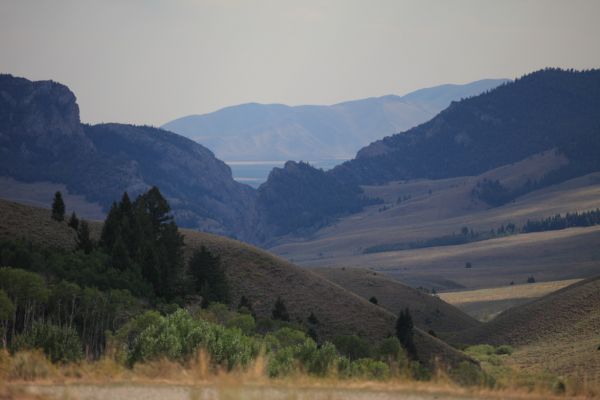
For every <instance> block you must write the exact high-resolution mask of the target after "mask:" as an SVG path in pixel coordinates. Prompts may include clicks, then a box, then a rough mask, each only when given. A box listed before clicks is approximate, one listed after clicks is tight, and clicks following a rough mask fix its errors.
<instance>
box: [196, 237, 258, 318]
mask: <svg viewBox="0 0 600 400" xmlns="http://www.w3.org/2000/svg"><path fill="white" fill-rule="evenodd" d="M188 271H189V274H190V276H191V277H192V280H193V282H194V289H195V291H196V292H197V293H198V294H200V296H202V304H203V306H204V307H207V306H208V305H209V304H210V303H215V302H217V303H224V304H228V303H229V285H228V284H227V277H226V276H225V271H223V268H222V267H221V262H220V259H219V257H218V256H215V255H213V254H211V253H210V252H209V251H208V250H207V249H206V248H205V247H204V246H202V247H201V249H200V250H199V251H196V252H194V254H193V255H192V258H191V259H190V262H189V267H188ZM243 299H246V298H245V297H244V298H243ZM245 303H247V304H241V301H240V306H242V307H247V308H248V310H249V311H250V312H251V311H252V306H251V305H250V304H249V302H248V301H247V299H246V301H245Z"/></svg>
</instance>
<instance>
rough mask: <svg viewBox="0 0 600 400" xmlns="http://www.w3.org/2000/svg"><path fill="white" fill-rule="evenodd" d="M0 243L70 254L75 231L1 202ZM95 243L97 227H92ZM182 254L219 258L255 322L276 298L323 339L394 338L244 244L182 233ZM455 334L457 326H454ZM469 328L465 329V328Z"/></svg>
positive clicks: (431, 341)
mask: <svg viewBox="0 0 600 400" xmlns="http://www.w3.org/2000/svg"><path fill="white" fill-rule="evenodd" d="M0 213H1V214H2V215H3V218H2V219H0V239H15V238H25V239H26V240H30V241H31V242H33V243H35V244H39V245H43V246H54V247H61V248H65V249H72V248H74V246H75V235H74V231H73V230H72V229H71V228H69V227H68V226H67V224H66V223H58V222H56V221H53V220H51V218H50V211H49V210H45V209H39V208H34V207H31V206H26V205H21V204H17V203H13V202H9V201H4V200H0ZM91 228H92V233H93V234H94V235H95V236H96V237H98V236H99V232H100V230H101V223H100V222H93V223H92V224H91ZM182 233H183V234H184V240H185V254H186V256H187V257H189V256H191V254H192V253H193V251H194V250H198V249H200V248H201V247H202V246H205V247H206V248H208V249H209V250H210V251H211V252H212V253H214V254H218V255H219V256H220V258H221V262H222V265H223V267H224V269H225V273H226V275H227V278H228V281H229V285H230V287H231V297H232V304H234V305H237V304H238V303H239V299H240V298H241V296H242V295H243V296H246V298H248V299H249V300H250V302H251V303H252V306H253V309H254V310H255V312H256V313H257V315H259V316H264V317H270V315H271V310H272V308H273V304H274V302H275V300H276V298H277V297H278V296H280V297H281V298H282V299H284V301H285V302H286V305H287V309H288V312H289V313H290V317H291V319H292V320H293V321H304V320H305V319H306V318H308V316H309V315H310V313H311V312H312V313H314V314H315V315H316V316H317V318H318V319H319V327H318V328H317V332H318V334H319V336H320V337H321V338H323V339H327V338H332V337H334V336H337V335H343V334H359V335H361V336H363V337H366V338H369V339H371V340H375V341H377V340H380V339H383V338H385V337H387V336H388V335H389V334H393V332H394V329H395V328H394V324H395V320H396V315H395V314H393V313H391V312H389V311H387V310H386V309H384V308H382V307H378V306H375V305H373V304H371V303H370V302H369V301H367V300H366V299H364V298H362V297H360V296H358V295H355V294H353V293H351V292H349V291H348V290H346V289H344V288H342V287H340V286H338V285H336V284H335V283H332V282H330V281H328V280H326V279H324V278H323V277H321V276H319V275H317V274H315V273H313V272H311V271H308V270H305V269H303V268H300V267H298V266H295V265H293V264H291V263H289V262H287V261H285V260H283V259H281V258H278V257H276V256H274V255H272V254H269V253H267V252H265V251H263V250H260V249H258V248H256V247H253V246H250V245H248V244H245V243H242V242H239V241H236V240H232V239H228V238H224V237H221V236H216V235H213V234H209V233H202V232H197V231H193V230H182ZM455 326H456V327H457V328H458V327H459V324H457V325H455ZM465 327H467V326H465ZM415 343H416V346H417V351H418V354H419V357H420V359H421V360H422V361H423V362H424V363H426V364H427V365H433V360H434V357H438V358H440V359H442V360H443V361H444V362H446V363H448V364H450V365H455V364H457V363H458V362H460V361H462V360H469V358H468V357H466V356H465V355H464V354H462V353H461V352H459V351H457V350H455V349H454V348H452V347H450V346H448V345H447V344H446V343H444V342H442V341H441V340H439V339H437V338H435V337H433V336H431V335H429V334H427V333H425V332H424V331H422V330H420V329H418V328H417V329H416V332H415Z"/></svg>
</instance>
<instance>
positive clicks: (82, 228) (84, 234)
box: [77, 219, 94, 254]
mask: <svg viewBox="0 0 600 400" xmlns="http://www.w3.org/2000/svg"><path fill="white" fill-rule="evenodd" d="M77 248H78V249H79V250H82V251H83V252H84V253H85V254H90V253H91V252H92V250H93V249H94V242H93V241H92V239H91V238H90V225H89V224H88V223H87V221H85V220H83V219H82V220H81V221H80V222H79V228H78V229H77Z"/></svg>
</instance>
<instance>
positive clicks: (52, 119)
mask: <svg viewBox="0 0 600 400" xmlns="http://www.w3.org/2000/svg"><path fill="white" fill-rule="evenodd" d="M0 154H1V157H0V176H6V177H11V178H13V179H15V180H17V181H21V182H41V181H49V182H54V183H62V184H65V185H66V186H67V188H68V189H69V191H70V192H72V193H76V194H82V195H85V197H86V199H87V200H88V201H90V202H98V203H100V204H101V205H102V206H103V207H104V209H105V211H108V208H109V207H110V205H111V203H112V201H113V200H114V199H116V198H119V197H120V196H121V194H122V193H123V192H124V191H127V192H129V193H130V194H132V195H137V194H139V193H142V192H143V191H145V190H147V189H148V188H150V187H151V186H153V185H159V186H160V187H161V188H163V191H164V194H165V196H166V197H167V198H168V199H169V201H170V203H171V204H172V205H173V211H174V215H175V218H176V220H177V221H178V223H179V224H181V225H183V226H188V227H194V228H200V229H205V230H209V231H213V232H219V233H222V234H227V235H236V236H238V237H242V238H248V237H249V235H250V233H249V231H250V228H251V226H252V221H254V220H255V213H254V197H255V192H254V191H253V190H252V189H251V188H249V187H247V186H245V185H242V184H239V183H237V182H235V181H234V180H233V178H232V176H231V170H230V169H229V167H228V166H227V165H225V163H223V162H222V161H220V160H218V159H216V158H215V157H214V155H213V154H212V152H210V151H209V150H208V149H206V148H205V147H203V146H201V145H200V144H198V143H196V142H194V141H192V140H189V139H186V138H184V137H182V136H179V135H176V134H174V133H171V132H168V131H164V130H161V129H156V128H151V127H145V126H132V125H124V124H99V125H85V124H82V123H81V122H80V120H79V107H78V106H77V103H76V99H75V95H74V94H73V93H72V92H71V91H70V90H69V89H68V88H67V87H66V86H64V85H61V84H59V83H56V82H52V81H38V82H32V81H29V80H27V79H24V78H16V77H13V76H11V75H0Z"/></svg>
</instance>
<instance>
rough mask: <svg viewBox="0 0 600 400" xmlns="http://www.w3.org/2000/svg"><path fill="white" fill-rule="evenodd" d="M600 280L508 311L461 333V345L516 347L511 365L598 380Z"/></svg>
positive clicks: (567, 288)
mask: <svg viewBox="0 0 600 400" xmlns="http://www.w3.org/2000/svg"><path fill="white" fill-rule="evenodd" d="M598 332H600V277H595V278H590V279H586V280H583V281H581V282H578V283H575V284H573V285H570V286H568V287H566V288H564V289H561V290H558V291H556V292H554V293H551V294H549V295H546V296H544V297H542V298H540V299H538V300H535V301H533V302H531V303H528V304H525V305H522V306H519V307H515V308H512V309H509V310H507V311H505V312H503V313H502V314H500V315H499V316H498V317H496V318H495V319H493V320H492V321H491V322H489V323H487V324H484V325H481V326H479V327H476V328H473V329H471V330H468V331H466V332H461V334H460V336H455V338H454V340H455V341H457V342H458V341H460V342H461V343H490V344H500V343H509V344H512V345H514V346H517V351H516V352H515V354H514V357H513V363H514V364H515V365H517V366H519V367H522V368H525V369H539V370H543V369H547V370H549V371H551V372H553V373H557V374H562V375H577V376H579V377H580V378H581V379H588V380H589V381H593V382H600V357H599V356H598V352H599V350H598V346H599V345H600V337H599V336H598Z"/></svg>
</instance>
